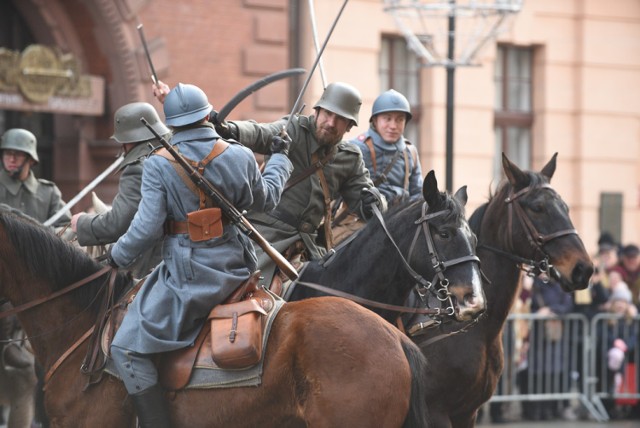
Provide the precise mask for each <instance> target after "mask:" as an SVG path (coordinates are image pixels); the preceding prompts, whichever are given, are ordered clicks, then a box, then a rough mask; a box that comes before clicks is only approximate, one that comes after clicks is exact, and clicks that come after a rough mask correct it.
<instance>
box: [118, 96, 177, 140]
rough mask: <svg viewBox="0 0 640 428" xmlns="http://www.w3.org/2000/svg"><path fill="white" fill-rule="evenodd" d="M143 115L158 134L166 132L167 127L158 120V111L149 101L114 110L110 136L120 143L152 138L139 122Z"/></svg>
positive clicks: (167, 130) (167, 131)
mask: <svg viewBox="0 0 640 428" xmlns="http://www.w3.org/2000/svg"><path fill="white" fill-rule="evenodd" d="M142 117H144V118H145V119H146V120H147V122H149V125H151V127H152V128H153V129H154V131H156V132H157V133H158V134H160V135H166V134H168V133H169V132H170V131H169V128H167V127H166V126H164V123H162V121H161V120H160V116H158V112H157V111H156V109H155V108H153V106H152V105H151V104H149V103H140V102H139V103H131V104H126V105H123V106H122V107H120V108H119V109H118V110H116V113H115V114H114V115H113V129H114V131H113V135H112V136H111V138H113V139H114V140H116V141H117V142H118V143H120V144H124V143H138V142H140V141H147V140H151V139H153V138H154V136H153V134H152V133H151V131H149V130H148V129H147V127H146V126H145V125H144V124H143V123H142V122H140V118H142Z"/></svg>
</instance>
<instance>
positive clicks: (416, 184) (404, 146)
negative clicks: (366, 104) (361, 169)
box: [350, 127, 422, 205]
mask: <svg viewBox="0 0 640 428" xmlns="http://www.w3.org/2000/svg"><path fill="white" fill-rule="evenodd" d="M368 139H370V140H371V142H372V146H373V149H374V151H375V153H374V154H373V156H372V153H371V149H370V147H369V146H368V145H367V144H366V142H367V140H368ZM350 143H353V144H355V145H356V146H357V147H358V148H359V149H360V151H361V152H362V157H363V159H364V164H365V166H366V167H367V169H368V170H369V172H370V173H371V175H372V177H371V178H372V179H373V180H374V182H376V181H380V184H378V185H377V187H378V189H379V190H380V192H381V193H382V194H383V195H384V196H385V198H386V199H387V202H389V205H395V204H397V203H399V202H401V201H404V200H407V199H409V198H413V197H414V196H420V195H422V170H421V168H420V162H418V157H417V152H416V149H415V147H413V146H411V145H410V144H411V143H408V142H407V141H405V139H404V137H400V139H399V140H398V141H396V142H395V143H394V144H388V143H386V142H384V141H383V140H382V137H381V136H380V134H378V133H377V132H376V131H375V130H374V129H373V127H370V128H369V129H368V130H367V132H365V133H363V134H360V135H359V136H357V137H356V138H354V139H352V140H351V141H350ZM398 152H400V153H398ZM396 153H398V156H397V158H396V160H395V162H394V163H393V166H392V167H391V169H390V170H389V172H387V173H386V174H385V178H382V177H381V175H382V174H383V172H384V171H385V170H386V169H387V167H388V165H389V164H390V163H391V162H393V159H394V156H396ZM405 153H406V157H405ZM373 157H375V160H376V165H375V168H374V165H373V159H372V158H373ZM405 159H407V160H408V162H409V165H406V163H405ZM407 172H408V174H407ZM405 178H406V179H407V186H406V187H405Z"/></svg>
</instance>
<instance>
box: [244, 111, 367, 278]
mask: <svg viewBox="0 0 640 428" xmlns="http://www.w3.org/2000/svg"><path fill="white" fill-rule="evenodd" d="M286 122H287V118H286V117H285V118H283V119H281V120H279V121H276V122H273V123H270V124H258V123H256V122H254V121H241V122H232V123H233V124H234V125H235V126H236V127H237V129H238V139H239V140H240V141H241V142H242V143H243V144H244V145H246V146H247V147H249V148H250V149H251V150H253V151H254V152H257V153H262V154H266V153H268V150H269V145H270V141H271V137H272V136H274V135H277V134H278V133H280V132H281V130H282V128H283V127H284V126H285V124H286ZM315 128H316V127H315V116H313V115H311V116H294V117H293V118H292V120H291V123H290V124H289V128H288V129H287V133H288V134H289V136H290V137H291V140H292V141H293V143H292V144H291V149H290V150H289V159H291V162H292V163H293V168H294V170H293V173H292V174H291V179H292V180H295V177H296V175H297V174H300V173H302V172H303V171H305V170H306V169H307V168H309V167H310V165H311V158H312V155H313V153H314V152H316V151H319V154H318V157H319V158H320V159H322V158H323V157H324V156H325V155H326V154H327V152H326V151H325V149H326V148H325V147H321V146H319V145H318V142H317V141H316V139H315ZM329 149H330V150H332V151H333V157H332V158H331V160H330V161H329V162H328V163H327V164H326V165H325V166H324V167H323V168H322V171H323V173H324V176H325V177H326V180H327V185H328V188H329V194H330V197H331V199H332V200H333V199H336V198H337V197H338V196H342V198H343V199H344V201H345V202H346V203H347V205H348V206H349V207H350V208H351V209H356V208H357V207H358V206H359V204H360V200H361V197H362V189H363V188H370V187H373V182H372V181H371V179H370V178H369V172H368V171H367V169H366V168H365V166H364V162H363V160H362V154H361V153H360V151H359V150H358V149H357V148H356V147H354V146H353V145H351V144H348V143H347V142H344V141H343V142H340V143H339V144H338V145H337V146H335V147H331V148H329ZM269 162H271V161H269ZM324 213H325V206H324V194H323V191H322V187H321V185H320V179H319V177H318V175H317V174H315V173H314V174H311V175H310V176H309V177H307V178H306V179H304V180H303V181H301V182H299V183H297V184H296V185H294V186H292V187H290V188H289V189H286V190H285V192H284V193H283V194H282V198H281V201H280V204H278V206H277V207H276V209H275V210H273V211H271V212H268V213H267V212H265V213H257V212H250V213H249V215H248V218H249V219H250V221H251V222H252V224H253V225H254V226H255V227H256V229H258V231H259V232H260V233H261V234H262V235H263V236H264V237H265V239H266V240H267V241H269V242H270V243H271V244H272V245H273V246H274V248H275V249H276V250H278V251H280V252H283V251H284V250H286V249H287V248H288V247H289V246H290V245H291V244H292V243H294V242H296V241H298V240H300V239H301V240H302V241H303V242H304V244H305V247H306V249H307V251H308V253H309V254H308V255H309V257H310V258H311V259H317V258H320V257H322V255H323V254H324V252H325V250H324V249H323V248H322V247H320V246H319V245H318V244H317V243H316V237H317V229H318V227H319V226H320V224H321V222H322V219H323V217H324ZM258 266H259V269H261V270H262V271H263V274H264V276H265V278H270V277H271V276H272V273H271V272H273V269H274V268H275V264H274V263H273V261H272V260H271V259H270V258H269V256H268V255H266V254H265V253H264V252H263V251H258Z"/></svg>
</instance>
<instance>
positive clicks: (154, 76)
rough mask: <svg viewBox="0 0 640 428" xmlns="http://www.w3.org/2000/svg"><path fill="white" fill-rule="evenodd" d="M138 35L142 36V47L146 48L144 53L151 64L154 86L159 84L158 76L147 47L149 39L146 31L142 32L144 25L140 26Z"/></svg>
mask: <svg viewBox="0 0 640 428" xmlns="http://www.w3.org/2000/svg"><path fill="white" fill-rule="evenodd" d="M137 28H138V34H139V35H140V41H141V42H142V47H143V48H144V53H145V55H146V56H147V62H148V63H149V67H150V68H151V80H153V84H154V85H157V84H158V75H157V74H156V69H155V68H154V67H153V62H151V54H149V48H148V47H147V39H145V37H144V31H143V30H142V24H138V27H137Z"/></svg>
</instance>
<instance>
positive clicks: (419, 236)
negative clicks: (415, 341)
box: [290, 170, 485, 323]
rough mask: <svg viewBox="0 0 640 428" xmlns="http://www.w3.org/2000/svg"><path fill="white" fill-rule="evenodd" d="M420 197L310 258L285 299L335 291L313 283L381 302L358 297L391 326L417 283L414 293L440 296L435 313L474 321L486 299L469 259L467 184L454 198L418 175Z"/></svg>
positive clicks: (471, 238)
mask: <svg viewBox="0 0 640 428" xmlns="http://www.w3.org/2000/svg"><path fill="white" fill-rule="evenodd" d="M422 196H423V198H422V200H415V201H409V202H405V203H403V204H400V205H399V206H397V207H394V208H392V209H391V210H389V212H387V213H386V214H385V215H384V216H379V217H378V218H374V219H372V220H370V221H369V222H368V223H367V224H366V226H364V227H363V228H362V229H360V230H359V231H358V232H356V234H354V235H352V236H351V237H350V238H348V239H347V240H345V241H343V242H342V243H341V244H340V245H338V247H337V248H336V249H335V252H331V253H329V255H328V256H327V257H325V258H324V259H322V260H316V261H311V262H309V263H308V264H307V265H306V266H305V267H304V269H303V270H302V272H301V275H300V278H299V280H298V281H297V284H295V288H294V290H293V292H292V293H291V294H290V300H301V299H306V298H310V297H317V296H320V295H323V294H327V293H328V294H332V293H335V291H334V292H332V291H331V290H326V289H318V288H317V287H313V286H314V284H319V285H324V286H328V287H330V288H331V289H333V290H338V291H339V292H341V293H348V294H349V295H351V296H356V297H361V298H365V299H367V300H369V301H373V303H384V305H373V304H371V303H369V302H366V301H365V302H364V304H365V305H367V306H368V307H369V308H370V309H372V310H373V311H374V312H376V313H378V314H379V315H380V316H382V317H383V318H384V319H386V320H387V321H389V322H391V323H393V322H395V321H396V319H397V318H398V315H399V313H400V311H402V309H403V307H402V306H401V305H403V304H404V302H405V301H406V300H407V297H408V295H409V293H411V292H412V290H413V289H414V287H416V286H417V287H418V291H419V292H420V293H421V295H425V296H426V295H430V293H433V295H434V296H435V298H433V299H432V300H435V301H436V302H438V303H439V302H440V301H442V305H444V306H445V308H444V309H442V310H441V308H431V309H432V311H433V312H435V315H434V316H433V317H434V318H436V319H443V318H449V317H450V316H455V318H456V319H457V320H458V321H471V320H473V319H474V318H476V317H477V316H478V315H479V314H480V313H481V312H482V311H484V309H485V298H484V293H483V290H482V281H481V276H480V267H479V263H478V258H477V257H476V256H475V244H476V241H475V235H474V234H473V233H472V232H471V229H470V228H469V225H468V223H467V220H466V218H465V216H464V205H465V204H466V202H467V193H466V187H461V188H460V189H459V190H458V191H457V192H456V193H455V195H451V194H448V193H446V192H440V191H439V190H438V182H437V180H436V177H435V173H434V171H433V170H432V171H430V172H429V173H428V174H427V175H426V177H425V179H424V182H423V186H422ZM412 228H415V232H414V233H412ZM425 278H426V279H425ZM311 287H313V288H311ZM425 300H427V303H428V301H429V300H428V299H425ZM389 305H392V306H393V307H391V308H389V307H388V306H389ZM447 305H448V306H447ZM404 309H405V310H406V309H410V308H404Z"/></svg>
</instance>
